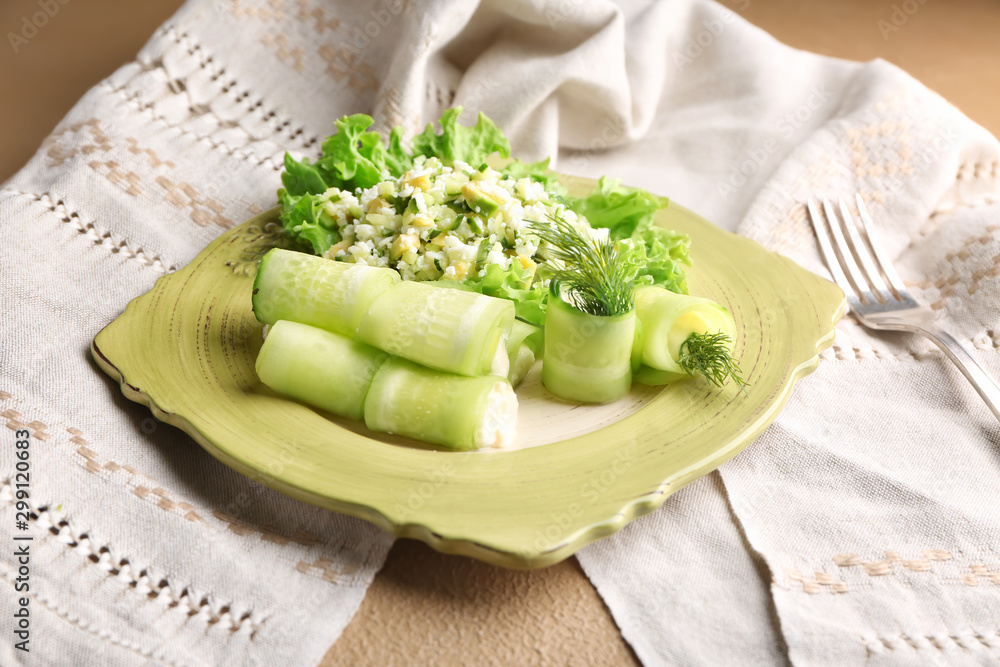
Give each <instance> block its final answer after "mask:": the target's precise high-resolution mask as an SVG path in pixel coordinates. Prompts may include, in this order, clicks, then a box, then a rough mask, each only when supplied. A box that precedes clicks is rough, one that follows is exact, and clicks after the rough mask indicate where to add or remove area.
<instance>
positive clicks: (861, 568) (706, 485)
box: [0, 0, 1000, 665]
mask: <svg viewBox="0 0 1000 667" xmlns="http://www.w3.org/2000/svg"><path fill="white" fill-rule="evenodd" d="M455 104H461V105H464V106H465V107H466V108H467V109H468V110H469V111H478V110H482V111H484V112H486V113H487V114H488V115H490V116H491V117H492V118H494V119H495V120H496V121H497V122H498V123H499V124H500V125H501V127H503V128H504V130H505V131H506V132H507V133H508V135H509V136H510V137H511V139H512V142H513V145H514V150H515V152H516V153H517V154H518V155H520V156H522V157H524V158H540V157H544V156H546V155H552V156H554V158H555V161H554V165H553V166H555V167H556V168H559V169H561V170H563V171H566V172H570V173H578V174H582V175H587V176H598V175H601V174H611V175H615V176H618V177H621V178H622V179H623V180H624V181H625V182H626V183H630V184H633V185H639V186H644V187H647V188H650V189H652V190H654V191H656V192H657V193H660V194H665V195H668V196H670V197H672V198H673V199H674V200H675V201H678V202H679V203H681V204H684V205H686V206H688V207H689V208H692V209H694V210H696V211H698V212H699V213H701V214H702V215H704V216H706V217H708V218H709V219H711V220H713V221H714V222H716V223H717V224H719V225H721V226H723V227H725V228H727V229H730V230H736V231H738V232H739V233H742V234H745V235H747V236H749V237H751V238H754V239H756V240H758V241H760V242H761V243H763V244H764V245H766V246H768V247H770V248H771V249H774V250H776V251H779V252H782V253H784V254H786V255H788V256H790V257H792V258H793V259H795V260H796V261H798V262H800V263H801V264H802V265H804V266H806V267H807V268H809V269H811V270H813V271H816V272H818V273H820V274H821V275H827V274H826V270H825V268H824V266H823V264H822V262H821V260H820V259H819V256H818V254H817V252H816V249H815V245H814V243H813V238H812V234H811V231H810V230H809V226H808V221H807V219H806V217H805V212H804V207H803V202H804V201H805V200H806V199H807V198H808V197H810V196H837V195H846V196H850V195H852V194H853V193H854V192H855V191H860V192H861V193H862V195H863V196H864V197H865V198H866V200H867V201H868V202H869V206H870V207H871V209H872V212H873V214H874V216H875V219H876V223H877V226H878V231H879V233H880V235H881V236H882V237H884V240H885V245H887V246H888V249H889V251H890V253H891V255H892V256H893V257H896V258H898V268H899V270H900V272H901V273H902V275H903V277H904V279H906V280H907V281H908V282H909V283H910V284H911V286H912V288H913V290H914V291H915V292H916V293H917V294H918V295H919V296H920V297H921V298H923V299H925V300H926V301H927V302H928V303H933V304H934V307H935V308H936V310H937V311H938V313H939V317H940V318H941V319H942V321H943V323H944V324H945V325H946V326H947V327H948V328H950V329H951V330H952V331H953V333H955V335H956V336H958V337H959V338H960V339H961V340H963V341H964V342H965V343H966V344H968V345H969V346H970V347H972V348H973V350H974V353H975V354H976V355H977V357H978V358H979V360H980V361H981V362H982V363H983V364H984V365H985V366H986V367H987V368H989V369H990V370H991V371H992V372H993V373H994V374H998V372H1000V358H998V355H997V351H996V350H997V346H998V345H1000V313H998V309H1000V298H998V296H1000V295H998V291H1000V283H998V280H997V277H998V274H1000V271H998V269H997V267H998V261H1000V260H998V258H1000V248H998V245H1000V237H998V235H997V233H996V230H997V223H996V220H998V219H1000V216H998V215H997V213H998V206H997V204H996V203H995V202H996V199H995V197H996V194H997V190H998V183H997V171H998V155H1000V150H998V146H997V142H996V140H994V139H993V138H992V137H990V136H989V135H988V133H986V132H985V131H984V130H982V129H981V128H979V127H977V126H975V125H974V124H973V123H971V122H970V121H969V120H967V119H965V118H964V117H962V115H961V114H960V113H958V112H957V111H955V110H954V109H952V108H950V107H949V106H948V105H947V104H945V103H944V102H942V101H941V100H940V99H939V98H937V97H936V96H935V95H934V94H933V93H931V92H929V91H927V90H926V89H925V88H923V87H922V86H920V85H919V84H918V83H916V82H915V81H913V80H912V79H910V78H909V77H907V76H906V75H905V74H903V73H901V72H899V71H898V70H897V69H895V68H893V67H891V66H889V65H887V64H885V63H881V62H875V63H871V64H867V65H860V64H851V63H845V62H842V61H836V60H832V59H828V58H820V57H817V56H814V55H810V54H807V53H802V52H798V51H795V50H792V49H789V48H787V47H784V46H782V45H780V44H778V43H776V42H775V41H774V40H773V39H771V38H770V37H769V36H767V35H766V34H764V33H763V32H761V31H760V30H758V29H756V28H753V27H752V26H750V25H748V24H747V23H746V22H744V21H743V20H742V19H740V18H739V16H738V15H737V13H736V12H734V11H731V10H728V9H726V8H725V7H723V6H721V5H717V4H714V3H712V2H709V1H707V0H676V1H671V2H658V3H647V2H622V3H619V4H615V3H611V2H586V3H584V2H580V1H574V0H562V1H560V0H552V1H544V0H513V1H509V2H499V0H491V1H484V2H480V3H478V4H477V3H468V2H459V1H458V0H442V1H440V2H435V3H421V4H417V3H410V2H408V1H406V0H374V1H373V2H366V3H323V2H319V1H318V0H190V2H188V3H187V4H186V5H185V6H184V7H183V8H182V9H181V10H180V11H179V12H178V14H177V15H176V16H175V17H173V18H172V19H171V20H170V21H168V22H167V23H166V24H165V25H164V26H163V27H161V28H160V29H159V30H158V31H157V32H156V34H155V35H154V36H153V38H152V39H151V40H150V42H149V43H148V44H147V46H146V47H145V48H144V49H143V51H142V52H141V53H140V54H139V56H138V58H137V60H136V61H135V62H134V63H131V64H129V65H126V66H124V67H122V68H121V69H120V70H118V71H117V72H115V73H114V74H113V75H112V76H111V77H109V78H108V79H107V80H106V81H104V82H102V83H101V84H99V85H98V86H96V87H95V88H94V89H92V90H91V91H90V92H88V93H87V95H86V96H85V97H84V98H83V99H82V100H81V101H80V102H79V103H78V104H77V106H76V107H75V108H74V109H73V110H72V111H71V112H70V114H69V116H67V118H66V119H65V120H64V121H63V122H62V123H60V125H59V126H58V127H57V128H56V130H55V131H54V132H53V134H52V135H51V136H50V137H49V138H48V139H47V140H46V141H45V143H44V144H43V146H42V147H41V149H40V150H39V151H38V153H37V154H36V155H35V157H34V158H33V159H32V161H31V162H30V163H29V164H28V165H27V166H26V167H25V168H24V169H23V170H22V171H21V172H20V173H18V174H17V175H16V176H15V177H14V178H12V179H11V180H10V181H8V182H7V183H6V184H5V185H4V186H3V188H2V189H0V241H2V242H0V340H3V341H4V343H3V344H4V350H3V356H2V364H0V416H2V417H3V419H4V420H5V423H6V424H7V426H8V427H9V428H10V429H12V430H11V432H10V434H9V435H8V436H7V437H8V438H10V439H11V442H12V443H13V438H15V437H16V434H15V432H16V431H20V430H22V429H26V430H27V431H28V432H29V433H30V434H31V438H30V441H31V449H30V452H31V455H30V456H31V459H30V461H31V489H30V499H29V504H30V507H29V510H28V514H29V518H30V521H29V522H28V523H29V524H30V525H29V526H28V528H27V529H25V530H24V531H23V533H19V534H23V535H26V536H27V535H30V536H32V538H33V541H32V542H31V550H32V551H31V553H32V556H31V558H32V561H31V582H30V583H31V590H30V592H28V595H29V596H30V603H29V604H30V608H31V612H32V617H31V618H32V624H33V625H32V628H33V633H34V634H33V637H34V639H33V640H32V641H33V643H32V645H31V648H32V651H33V652H36V655H35V658H36V659H39V660H40V661H42V662H48V663H52V664H65V663H66V662H70V663H75V664H82V663H95V662H99V663H101V664H109V665H126V664H143V663H145V662H147V661H154V662H155V661H159V662H166V663H169V664H176V665H187V664H274V663H279V662H280V663H282V664H286V663H287V664H303V665H308V664H315V663H316V662H317V661H318V660H319V659H320V657H321V656H322V654H323V652H324V651H325V650H326V648H327V647H328V646H329V644H330V643H331V642H333V641H334V640H335V639H336V638H337V637H338V636H339V635H340V633H341V631H342V630H343V628H344V626H345V625H346V624H347V622H348V621H349V619H350V617H351V615H352V614H353V612H354V611H355V610H356V608H357V606H358V605H359V604H360V601H361V598H362V596H363V594H364V590H365V588H366V586H367V584H368V583H369V582H370V581H371V578H372V576H373V575H374V572H375V571H376V570H377V568H378V567H379V566H380V564H381V562H382V560H383V558H384V555H385V553H386V550H387V549H388V546H389V543H390V540H389V539H388V538H386V537H385V536H384V535H382V534H380V533H379V532H378V531H377V530H375V529H374V528H372V527H371V526H369V525H367V524H365V523H363V522H359V521H355V520H352V519H348V518H345V517H340V516H337V515H334V514H331V513H328V512H324V511H320V510H317V509H314V508H311V507H309V506H306V505H304V504H302V503H298V502H295V501H292V500H290V499H287V498H284V497H282V496H280V495H279V494H276V493H273V492H271V491H269V490H267V489H265V488H263V487H261V486H259V485H257V484H255V483H254V482H252V481H250V480H247V479H245V478H243V477H241V476H239V475H237V474H235V473H233V472H232V471H230V470H228V469H227V468H225V467H224V466H222V465H221V464H219V463H217V462H215V461H214V460H213V459H212V458H211V457H210V456H209V455H208V454H206V453H205V452H203V451H202V450H201V449H200V448H199V447H198V446H197V445H196V444H195V443H194V442H193V441H191V440H190V439H188V438H187V437H186V436H184V435H183V434H181V433H180V432H179V431H176V430H175V429H173V428H172V427H168V426H163V425H161V424H159V423H158V422H156V421H155V420H153V419H152V417H151V416H150V414H149V411H148V410H147V409H146V408H143V407H141V406H138V405H135V404H132V403H130V402H129V401H127V400H125V399H124V398H123V397H122V396H121V394H120V392H119V391H118V388H117V386H116V385H115V384H114V383H113V382H112V381H110V380H109V379H108V378H106V377H105V376H104V375H103V374H101V373H100V372H99V371H98V369H97V368H96V367H95V366H94V365H93V364H92V363H91V362H90V361H89V359H88V352H87V349H88V346H89V343H90V341H91V340H92V339H93V337H94V335H95V334H96V333H97V331H99V330H100V329H101V327H103V326H104V325H106V324H107V323H108V322H110V321H111V320H112V319H114V317H116V316H117V315H118V314H119V313H120V312H121V311H122V309H123V308H124V307H125V304H126V303H127V302H128V301H129V300H130V299H132V298H134V297H136V296H138V295H140V294H142V293H144V292H145V291H147V290H148V289H149V288H150V287H151V286H152V284H153V281H154V280H155V279H156V278H157V277H159V276H160V275H163V274H164V273H167V272H169V271H172V270H174V269H176V268H178V267H180V266H183V265H184V264H186V263H187V262H188V261H190V260H191V259H192V258H193V257H194V256H195V255H196V254H197V253H198V252H199V251H200V249H201V248H203V247H204V246H205V245H206V244H207V243H208V242H209V241H210V240H211V239H213V238H214V237H216V236H217V235H218V234H220V233H221V232H223V231H224V230H225V229H227V228H230V227H232V226H233V225H234V224H236V223H238V222H240V221H242V220H243V219H245V218H247V217H249V216H251V215H253V214H254V213H256V212H259V211H261V210H263V209H264V208H266V207H269V206H271V205H272V204H273V202H274V191H275V189H276V188H277V187H278V186H279V173H280V169H281V164H282V156H283V153H284V151H286V150H288V151H290V152H291V153H292V154H293V155H294V156H295V157H300V156H304V155H309V156H315V154H316V153H317V152H318V150H319V143H320V141H321V140H322V138H323V137H324V136H325V135H327V134H329V133H331V132H332V130H333V121H334V120H335V119H336V118H338V117H339V116H340V115H342V114H346V113H355V112H359V111H364V112H369V113H371V114H372V115H373V116H374V118H375V120H376V123H377V126H378V127H379V128H380V129H383V130H384V129H387V128H389V127H391V126H394V125H397V124H398V125H402V126H403V127H404V129H405V130H406V131H407V132H410V133H412V132H414V131H416V130H418V129H421V128H422V126H423V125H424V124H425V123H426V122H427V121H429V120H433V119H435V118H437V117H438V116H439V115H440V113H441V111H442V110H443V109H445V108H447V107H449V106H452V105H455ZM822 361H823V362H822V363H821V364H820V368H819V369H818V370H817V372H816V373H815V374H814V375H813V376H811V377H809V378H807V379H806V380H804V381H803V382H802V383H801V384H800V385H799V386H798V387H797V388H796V390H795V392H794V393H793V395H792V398H791V400H790V402H789V404H788V406H787V407H786V409H785V411H784V412H783V413H782V415H781V416H780V417H779V419H778V420H777V422H776V423H775V425H774V426H773V427H772V428H771V429H769V430H768V431H767V432H766V433H765V434H764V436H762V437H761V438H760V439H759V440H758V441H757V442H756V443H754V444H753V445H751V446H750V447H749V448H748V449H747V450H746V452H744V453H743V454H741V455H739V456H738V457H736V458H735V459H733V460H732V461H731V462H729V463H727V464H726V465H724V466H723V467H722V468H721V469H720V472H719V473H716V474H713V475H710V476H709V477H707V478H705V479H703V480H701V481H699V482H696V483H695V484H692V485H691V486H690V487H689V488H687V489H684V490H682V491H681V492H679V493H678V494H677V495H676V496H675V497H673V498H670V499H668V500H667V502H666V503H665V506H664V508H662V509H661V510H659V511H658V512H656V513H655V514H653V515H652V516H649V517H645V518H643V519H640V520H638V521H636V522H635V523H633V524H631V525H630V526H628V527H627V528H626V529H625V530H623V531H622V532H621V533H619V534H618V535H615V536H613V537H611V538H609V539H607V540H603V541H601V542H598V543H597V544H594V545H592V546H591V547H588V548H586V549H584V550H583V551H582V552H581V553H580V561H581V563H582V564H583V566H584V569H585V570H586V572H587V574H588V575H589V576H590V578H591V580H592V581H593V582H594V583H595V585H596V587H597V589H598V591H599V592H600V593H601V594H602V595H603V596H604V599H605V600H606V602H607V603H608V606H609V608H610V609H611V611H612V613H613V615H614V617H615V619H616V621H617V622H618V624H619V627H620V628H621V630H622V633H623V636H624V637H625V638H626V639H627V640H628V641H629V642H630V643H631V644H632V646H633V647H634V648H635V650H636V653H637V655H638V656H639V658H640V659H641V660H642V661H643V662H645V663H648V664H660V663H676V664H716V663H731V662H742V663H765V664H766V663H781V662H785V661H791V662H794V663H800V664H827V663H830V664H841V663H860V662H862V661H866V660H869V659H874V660H882V659H887V660H888V659H892V660H895V661H902V662H906V661H908V662H910V663H913V664H925V663H927V662H934V661H940V660H948V659H951V658H954V659H956V660H966V661H970V662H980V663H987V662H988V661H989V660H993V661H995V660H996V657H997V655H1000V635H998V631H1000V562H998V560H997V559H998V556H997V554H998V553H1000V544H998V542H1000V531H998V522H997V510H996V498H997V497H998V492H1000V475H998V473H1000V439H998V432H1000V428H998V425H997V424H996V422H995V420H993V419H992V417H991V415H990V414H989V412H988V411H987V410H986V409H985V407H984V406H983V405H982V404H981V403H980V402H979V399H978V397H977V396H976V394H975V393H974V392H973V391H972V389H971V388H970V387H968V386H967V385H966V384H965V382H964V380H963V379H962V378H961V376H960V375H958V374H957V372H956V371H955V370H954V369H953V368H951V367H950V366H949V365H948V363H947V362H946V360H944V358H943V357H942V355H940V354H939V353H937V352H935V351H934V350H933V349H932V348H931V347H930V346H929V345H928V344H926V343H925V342H923V341H921V340H919V339H916V338H914V337H912V336H906V335H897V334H892V335H888V334H887V335H873V334H871V333H870V332H867V331H865V330H863V329H861V328H859V327H858V326H857V325H856V324H854V323H853V322H852V321H851V320H850V319H849V318H845V319H844V320H843V322H842V323H841V324H840V325H838V341H837V344H836V345H835V346H834V347H833V348H832V349H831V350H830V351H827V352H825V353H823V355H822ZM751 390H752V388H751ZM0 457H2V458H0V461H2V465H0V471H2V472H0V513H2V514H3V516H2V517H0V522H2V525H4V526H5V530H7V527H8V526H15V525H16V523H15V522H16V521H17V520H18V519H17V514H16V513H17V512H18V511H19V510H18V507H17V505H16V503H17V501H18V498H17V487H16V484H17V480H16V478H15V476H14V472H15V470H16V468H15V464H16V461H17V459H16V454H15V449H14V448H13V447H11V446H5V447H2V448H0ZM17 572H18V563H17V557H16V556H14V555H13V554H12V553H11V552H10V550H7V549H5V550H4V556H3V557H2V558H0V579H3V582H4V583H3V588H4V594H3V595H2V596H0V614H2V615H3V616H5V617H7V618H10V614H13V613H14V611H15V609H16V608H17V606H18V605H19V593H17V592H16V590H15V585H16V579H17V576H18V574H17ZM15 643H16V638H13V637H12V636H11V635H10V634H5V635H3V637H2V639H0V663H3V664H18V663H19V662H24V661H25V660H24V658H25V654H23V653H21V652H19V651H18V649H17V648H16V646H15Z"/></svg>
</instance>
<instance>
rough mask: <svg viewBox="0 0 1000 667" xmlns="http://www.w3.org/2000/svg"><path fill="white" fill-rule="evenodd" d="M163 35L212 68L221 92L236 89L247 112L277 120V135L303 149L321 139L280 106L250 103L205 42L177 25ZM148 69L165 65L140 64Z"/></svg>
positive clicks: (259, 101) (202, 65)
mask: <svg viewBox="0 0 1000 667" xmlns="http://www.w3.org/2000/svg"><path fill="white" fill-rule="evenodd" d="M161 32H162V34H163V36H164V37H167V38H168V39H170V40H172V41H173V42H174V44H176V45H178V46H181V47H183V48H184V49H185V50H186V51H187V52H188V54H189V55H192V56H195V57H196V58H197V59H198V67H199V68H201V69H203V70H206V71H208V72H209V73H210V74H211V77H212V78H211V80H212V82H213V83H215V84H216V85H217V86H219V89H220V91H221V94H224V95H226V94H230V91H233V94H234V95H235V99H236V101H237V102H243V101H246V102H247V104H246V115H250V114H254V113H256V114H258V115H260V117H261V118H262V119H263V120H264V121H265V122H269V123H270V122H271V121H274V122H275V123H276V125H274V126H273V127H272V132H273V133H274V134H275V135H278V136H281V135H282V134H284V135H285V139H286V141H296V140H297V141H298V142H299V144H300V145H301V146H302V147H303V148H311V147H312V146H313V145H315V144H316V143H317V142H318V141H319V137H317V136H307V135H306V134H305V127H304V126H299V127H297V128H295V129H292V118H291V117H287V116H286V117H280V116H279V111H278V110H276V109H266V108H265V107H264V100H263V99H257V100H256V101H255V102H250V101H249V100H250V98H251V92H250V90H249V89H248V88H245V87H243V86H241V85H240V84H239V82H237V81H236V79H235V78H234V77H233V76H231V75H229V74H227V73H226V68H225V67H224V66H222V65H219V64H217V62H216V60H215V56H214V55H212V54H210V53H208V50H207V49H206V48H205V47H203V46H202V45H201V44H198V43H197V42H195V41H194V40H193V39H192V38H191V37H190V36H189V35H188V33H187V32H184V31H178V30H177V29H176V28H175V27H174V26H171V25H165V26H164V27H163V29H162V31H161ZM140 64H141V65H142V66H143V67H144V68H153V69H155V68H157V67H159V68H161V69H162V65H159V66H158V65H155V64H152V63H140Z"/></svg>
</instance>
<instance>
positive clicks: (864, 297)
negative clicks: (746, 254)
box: [808, 194, 1000, 419]
mask: <svg viewBox="0 0 1000 667" xmlns="http://www.w3.org/2000/svg"><path fill="white" fill-rule="evenodd" d="M855 198H856V201H857V205H858V212H859V213H860V214H861V224H860V225H856V224H855V222H854V219H853V218H852V217H851V212H850V211H849V210H848V208H847V202H846V201H844V199H843V197H841V198H840V199H839V205H840V217H841V219H842V220H838V217H837V212H836V211H835V210H834V208H833V204H832V203H831V202H830V200H828V199H824V200H823V211H824V212H825V213H826V221H827V224H824V223H823V216H822V215H820V212H819V207H818V206H817V204H816V202H815V201H814V200H812V199H810V200H809V204H808V208H809V218H810V219H811V220H812V225H813V230H814V231H815V232H816V238H817V239H818V240H819V247H820V250H821V251H822V253H823V259H825V260H826V265H827V266H828V267H829V269H830V273H832V274H833V279H834V281H835V282H836V283H837V284H838V285H839V286H840V288H841V289H842V290H844V293H845V294H846V295H847V302H848V303H849V304H850V305H851V310H853V311H854V315H855V316H856V317H857V318H858V321H860V322H861V324H863V325H864V326H866V327H869V328H871V329H887V330H890V331H912V332H916V333H921V334H923V335H925V336H927V337H928V338H930V339H931V340H932V341H934V343H936V344H937V346H938V347H940V348H941V349H942V350H943V351H944V353H945V354H947V355H948V358H950V359H951V360H952V361H953V362H955V365H957V366H958V368H959V369H960V370H961V371H962V373H964V374H965V377H966V378H968V380H969V382H971V383H972V386H973V387H975V388H976V391H978V392H979V395H980V396H982V397H983V400H984V401H986V405H987V406H989V408H990V410H991V411H992V412H993V414H994V415H996V418H997V419H1000V385H998V384H997V382H996V380H994V379H993V378H992V377H990V375H989V373H987V372H986V371H985V370H984V369H983V367H982V366H980V365H979V362H977V361H976V360H975V358H974V357H973V356H972V355H971V354H969V352H968V350H966V349H965V348H964V347H962V345H961V344H960V343H959V342H958V341H957V340H955V338H954V336H952V335H951V334H949V333H948V332H947V331H944V330H942V329H941V328H940V327H939V326H938V325H937V324H936V323H935V321H934V312H933V311H932V310H931V309H930V308H928V307H927V306H924V305H921V304H920V303H918V302H917V300H916V299H914V298H913V297H912V296H911V295H910V293H909V292H907V291H906V288H905V287H904V286H903V281H902V280H900V279H899V275H898V274H897V273H896V271H895V269H893V268H892V262H890V261H889V258H888V256H887V255H886V253H885V251H884V250H883V249H882V246H881V244H880V243H879V241H878V238H877V237H876V236H875V233H874V227H875V225H874V223H873V222H872V219H871V216H870V215H869V213H868V208H867V207H866V206H865V202H864V200H862V199H861V195H860V194H859V195H855ZM845 232H846V235H845Z"/></svg>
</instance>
